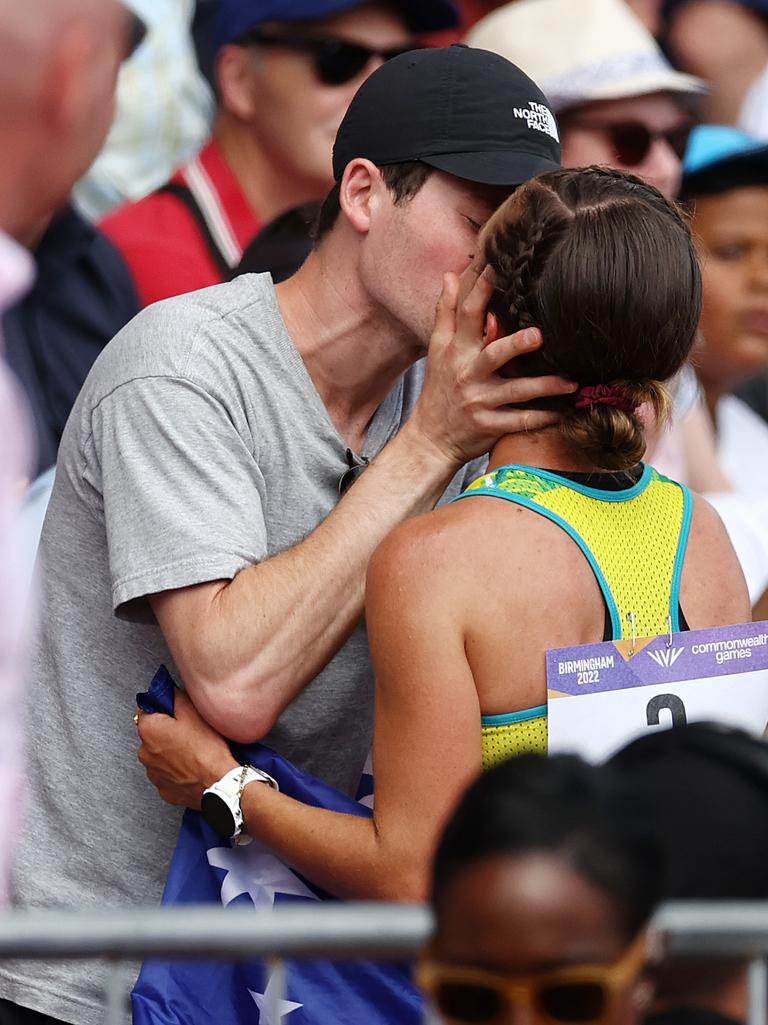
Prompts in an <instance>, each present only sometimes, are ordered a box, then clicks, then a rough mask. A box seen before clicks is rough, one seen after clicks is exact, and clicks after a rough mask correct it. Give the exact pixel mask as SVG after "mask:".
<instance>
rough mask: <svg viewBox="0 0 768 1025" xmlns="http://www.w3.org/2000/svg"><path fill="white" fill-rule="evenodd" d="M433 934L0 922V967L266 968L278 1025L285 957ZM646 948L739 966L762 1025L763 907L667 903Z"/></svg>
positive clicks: (766, 962) (403, 929) (191, 912)
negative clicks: (77, 961)
mask: <svg viewBox="0 0 768 1025" xmlns="http://www.w3.org/2000/svg"><path fill="white" fill-rule="evenodd" d="M431 928H432V919H431V915H430V913H429V911H428V910H427V909H426V908H423V907H415V906H410V905H399V904H380V903H375V904H356V903H346V904H328V905H319V906H313V907H312V908H307V907H303V906H299V905H297V906H295V907H290V906H285V905H283V906H282V907H280V908H275V909H263V910H262V909H260V910H252V909H249V908H222V907H207V906H206V907H178V908H148V909H138V908H135V909H130V910H110V912H109V914H108V915H105V914H104V912H103V911H98V912H93V911H91V912H86V911H53V910H51V911H9V912H7V913H5V914H0V960H3V959H6V958H11V957H13V958H19V957H20V958H30V959H45V960H55V959H70V958H93V959H98V960H101V961H107V962H112V963H113V964H115V965H116V964H117V962H119V961H122V960H137V959H142V958H145V957H175V958H176V957H184V958H207V959H212V958H224V959H227V960H230V959H231V960H250V959H255V958H263V959H266V960H268V961H269V962H270V966H271V969H272V973H273V974H272V979H273V981H272V985H271V986H270V993H269V1005H268V1006H267V1007H266V1011H267V1020H270V1021H275V1022H277V1021H281V1020H282V1016H281V1013H280V1008H281V1001H282V1000H283V999H284V994H285V965H284V963H283V960H284V959H285V958H290V959H301V958H318V957H322V958H328V959H343V958H350V957H352V958H361V957H362V958H367V959H371V960H381V961H386V960H397V959H399V958H404V957H413V956H414V955H415V954H416V952H417V951H418V949H419V948H420V947H421V945H422V944H423V943H424V941H425V940H426V938H427V936H428V935H429V932H430V931H431ZM650 935H651V941H652V944H653V948H654V950H655V951H656V952H658V953H659V954H662V955H674V956H681V957H682V956H685V957H702V958H706V957H732V958H743V959H744V960H745V961H748V962H749V964H750V969H749V1025H767V1023H768V1008H767V1006H766V1001H767V999H768V902H760V903H757V902H755V903H744V904H742V903H733V904H731V903H729V904H716V903H702V904H698V903H697V904H687V903H681V904H668V905H666V906H665V907H663V908H662V909H661V910H660V911H659V912H658V914H657V915H656V916H655V917H654V920H653V922H652V925H651V931H650ZM124 1004H125V992H124V990H123V981H122V977H121V976H119V975H118V974H117V973H116V971H114V970H113V971H112V972H111V973H110V975H109V982H108V986H107V992H106V993H105V1021H106V1022H107V1025H119V1023H120V1025H121V1023H122V1022H123V1020H124V1009H123V1008H124Z"/></svg>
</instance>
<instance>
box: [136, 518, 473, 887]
mask: <svg viewBox="0 0 768 1025" xmlns="http://www.w3.org/2000/svg"><path fill="white" fill-rule="evenodd" d="M435 515H436V516H440V519H441V520H442V519H443V517H444V511H443V512H442V513H441V514H429V515H427V516H425V517H422V518H420V519H419V520H414V521H412V522H410V523H407V524H405V525H404V526H402V527H400V528H398V529H397V530H396V531H395V532H394V533H393V534H392V535H390V536H389V538H387V540H385V541H384V543H383V544H382V545H381V546H380V548H379V549H378V550H377V552H376V554H375V555H374V557H373V560H372V562H371V565H370V568H369V572H368V585H367V596H366V608H367V614H368V630H369V637H370V643H371V652H372V656H373V661H374V667H375V670H376V681H377V685H376V724H375V739H374V779H375V786H376V801H375V812H374V817H373V819H366V818H357V817H355V816H352V815H345V814H342V813H338V812H332V811H327V810H324V809H320V808H313V807H310V806H308V805H304V804H302V803H301V802H299V801H296V800H294V799H292V798H290V797H288V796H287V795H285V794H281V793H279V792H277V791H274V790H272V789H270V788H269V787H266V786H261V785H259V784H252V785H250V786H248V787H247V788H246V790H245V791H244V793H243V798H242V810H243V814H244V819H245V831H246V832H247V833H248V834H250V835H251V836H255V837H257V838H258V839H259V840H261V841H262V842H264V843H265V844H267V845H268V846H269V847H270V848H272V850H273V851H275V853H276V854H278V855H279V856H280V857H281V858H282V859H283V860H284V861H286V862H287V863H288V864H289V865H290V866H291V867H292V868H294V869H296V870H297V871H298V872H300V873H301V874H302V875H304V876H306V877H307V878H308V879H311V880H312V881H313V882H314V883H316V884H317V885H319V886H322V887H323V888H324V889H326V890H328V891H329V892H331V893H333V894H336V895H337V896H340V897H358V898H360V897H367V898H374V899H382V900H413V901H421V900H424V899H426V897H427V880H428V877H429V865H430V860H431V855H432V851H433V848H434V845H435V843H436V840H437V837H438V836H439V834H440V831H441V828H442V825H443V822H444V820H445V818H446V817H447V815H448V814H449V812H450V811H451V809H452V808H453V805H454V804H455V802H456V800H457V799H458V797H459V795H460V794H461V793H462V791H463V790H464V788H465V787H466V785H467V783H468V782H469V781H470V780H471V779H472V778H473V777H474V776H475V775H476V774H477V772H478V771H479V769H480V764H481V741H480V709H479V705H478V700H477V694H476V691H475V686H474V681H473V678H472V674H471V672H470V669H469V665H468V664H467V660H466V656H465V654H464V634H463V627H462V623H461V608H460V595H459V594H458V590H459V589H458V587H457V585H456V584H455V583H453V582H452V580H451V576H452V574H451V572H450V567H451V566H452V565H453V558H452V554H451V547H452V545H451V538H450V531H441V532H440V533H439V534H437V535H436V534H435V532H434V531H433V529H432V525H431V520H432V517H433V516H435ZM446 567H447V568H448V569H446ZM139 732H140V735H141V739H142V748H141V750H140V753H139V758H140V760H141V761H142V763H143V764H144V765H145V767H146V768H147V774H148V776H149V778H150V780H151V781H152V782H153V783H154V784H155V785H156V786H157V787H158V789H159V791H160V793H161V796H162V797H163V798H164V799H165V800H167V801H170V802H171V803H173V804H182V805H188V806H190V807H199V804H200V797H201V794H202V791H203V789H204V788H205V787H206V786H209V785H210V784H211V783H212V782H214V780H216V779H219V778H220V777H221V776H222V775H224V773H225V772H227V771H228V770H229V769H230V768H232V767H233V766H234V765H236V764H237V763H236V762H235V760H234V759H233V757H232V755H231V754H230V752H229V749H228V747H227V745H226V742H225V741H224V740H223V739H222V738H220V737H219V736H218V734H216V733H215V732H214V731H213V730H211V729H210V727H208V726H207V724H206V723H205V722H204V721H203V720H202V719H201V718H200V716H199V715H198V714H197V712H196V711H195V710H194V708H193V706H192V704H191V702H189V700H188V699H187V698H186V697H185V696H183V695H179V700H178V707H177V710H176V718H175V719H171V718H169V717H168V716H162V715H159V714H155V715H147V716H142V717H141V719H140V724H139ZM340 743H343V739H342V738H340Z"/></svg>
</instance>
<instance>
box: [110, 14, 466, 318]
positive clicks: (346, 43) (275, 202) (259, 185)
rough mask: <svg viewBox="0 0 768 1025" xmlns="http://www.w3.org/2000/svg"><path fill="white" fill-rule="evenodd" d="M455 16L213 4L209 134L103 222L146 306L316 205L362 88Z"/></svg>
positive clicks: (221, 273)
mask: <svg viewBox="0 0 768 1025" xmlns="http://www.w3.org/2000/svg"><path fill="white" fill-rule="evenodd" d="M455 21H456V11H455V9H454V7H453V3H452V0H414V2H409V3H408V4H399V3H395V2H394V0H376V2H366V0H220V5H219V12H218V20H217V22H216V30H215V41H214V47H215V50H216V60H215V80H216V92H217V108H216V115H215V121H214V127H213V134H212V137H211V139H210V141H209V142H208V143H207V145H206V146H205V147H204V148H203V149H202V151H201V152H200V153H199V154H198V155H197V156H196V157H195V158H194V159H193V160H192V161H191V162H190V163H189V164H187V165H186V166H185V167H183V168H181V169H180V170H179V171H178V172H177V173H176V174H175V175H174V176H173V178H172V179H171V181H170V182H169V183H168V184H167V185H166V186H164V187H162V188H160V189H159V190H158V191H156V192H153V193H152V194H150V195H149V196H147V197H146V198H144V199H143V200H139V201H138V202H136V203H132V204H127V205H126V206H123V207H122V208H121V209H119V210H117V211H115V212H114V213H111V214H110V215H108V216H107V217H106V218H105V219H104V220H103V221H102V228H103V230H104V231H105V232H106V233H107V235H109V237H110V238H111V239H112V240H113V242H114V243H115V244H116V245H117V247H118V248H119V249H120V250H121V252H122V254H123V256H124V257H125V259H126V261H127V263H128V265H129V266H130V268H131V271H132V273H133V278H134V281H135V283H136V286H137V291H138V293H139V296H140V299H141V301H142V305H149V304H150V303H152V302H156V301H157V300H159V299H165V298H168V297H169V296H173V295H179V294H181V293H183V292H189V291H192V290H193V289H197V288H205V287H206V286H208V285H213V284H218V283H219V282H221V281H225V280H228V279H229V278H230V277H231V276H232V272H233V270H234V269H235V268H236V267H237V266H238V264H239V263H240V259H241V257H242V255H243V251H244V250H245V249H246V247H247V246H248V244H249V243H250V242H251V241H252V240H253V239H254V238H255V237H256V236H257V235H258V233H259V232H260V230H261V229H262V228H263V227H265V226H268V225H269V224H270V222H272V221H274V220H275V219H276V218H277V217H279V216H281V215H282V214H284V213H286V211H288V210H291V209H293V208H295V207H298V206H301V205H303V204H305V203H309V202H313V201H319V200H321V199H322V198H323V196H324V195H325V193H326V192H327V191H328V189H329V188H330V186H331V184H332V181H333V175H332V172H331V149H332V146H333V140H334V137H335V135H336V131H337V129H338V127H339V124H340V123H341V119H342V117H343V116H344V112H345V111H346V109H347V106H348V105H349V102H350V100H351V99H352V97H353V96H354V94H355V92H356V91H357V89H358V87H359V86H360V84H361V83H362V82H363V81H364V79H365V78H366V77H367V76H368V75H369V74H370V73H371V72H372V71H373V70H374V69H375V68H377V67H378V66H379V65H381V64H382V63H383V62H384V61H386V60H388V59H390V58H391V57H392V56H394V55H395V54H398V53H402V52H403V51H404V50H406V49H409V48H412V47H413V46H414V45H416V44H415V42H414V39H415V36H416V35H417V34H418V33H422V32H427V31H431V30H433V29H436V28H444V27H446V26H450V25H452V24H454V23H455Z"/></svg>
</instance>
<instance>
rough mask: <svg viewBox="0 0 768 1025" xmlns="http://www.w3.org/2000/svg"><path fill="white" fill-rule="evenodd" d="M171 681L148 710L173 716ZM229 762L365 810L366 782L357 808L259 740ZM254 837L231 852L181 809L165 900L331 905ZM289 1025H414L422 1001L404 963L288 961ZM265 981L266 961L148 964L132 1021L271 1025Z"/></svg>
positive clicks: (162, 682)
mask: <svg viewBox="0 0 768 1025" xmlns="http://www.w3.org/2000/svg"><path fill="white" fill-rule="evenodd" d="M174 690H175V685H174V682H173V680H172V678H171V676H170V674H169V673H168V671H167V669H166V668H165V667H164V666H162V667H161V668H160V670H159V671H158V672H157V674H156V675H155V678H154V679H153V681H152V683H151V685H150V688H149V691H147V692H146V693H144V694H139V695H137V704H138V706H139V708H141V709H142V711H144V712H164V713H165V714H166V715H173V707H174ZM232 751H233V753H234V755H235V757H236V758H237V759H238V760H240V761H242V762H248V763H249V764H251V765H255V766H257V767H258V768H260V769H263V770H264V771H265V772H268V773H269V774H270V776H273V777H274V778H275V779H276V780H277V782H278V784H279V786H280V789H281V791H282V792H283V793H285V794H288V795H289V796H291V797H294V798H296V799H297V800H299V801H303V802H304V803H305V804H310V805H314V806H315V807H320V808H329V809H331V810H333V811H340V812H346V813H347V814H352V815H362V816H369V815H370V814H371V811H370V805H371V800H372V799H371V795H372V779H371V778H370V776H367V777H366V776H364V777H363V781H362V783H361V792H360V794H359V795H358V802H356V801H353V800H352V799H351V798H350V797H347V795H346V794H343V793H341V792H340V791H338V790H335V789H334V788H333V787H330V786H328V785H326V784H325V783H322V782H321V781H320V780H318V779H315V778H314V777H313V776H310V775H309V774H308V773H306V772H303V771H301V770H300V769H297V768H296V766H294V765H292V764H291V763H290V762H287V761H286V760H285V759H284V758H281V757H280V755H278V754H276V752H274V751H271V750H270V749H269V748H267V747H264V746H263V745H261V744H253V745H249V746H248V747H243V746H239V745H232ZM334 899H335V898H333V897H331V896H329V895H328V894H326V893H324V892H323V891H322V890H319V889H318V888H317V887H315V886H313V885H312V884H311V883H309V882H308V881H307V880H306V879H303V878H302V877H301V876H299V875H298V874H297V873H295V872H294V871H293V870H292V869H290V868H289V867H288V866H287V865H286V864H285V863H284V862H282V861H280V859H279V858H277V857H276V856H275V854H273V853H272V852H271V851H270V850H269V849H268V848H266V847H264V846H263V845H262V844H260V843H258V842H257V841H254V842H253V843H250V844H247V845H246V846H243V847H230V846H229V845H228V844H227V843H226V841H224V840H222V838H221V837H220V836H219V835H218V834H217V833H214V831H213V830H212V829H211V828H210V827H209V826H208V825H207V824H206V823H205V822H204V820H203V818H202V816H201V815H200V814H199V812H196V811H190V810H188V811H186V812H185V813H184V818H183V820H182V825H181V832H180V834H179V839H178V841H177V844H176V849H175V851H174V854H173V858H172V860H171V865H170V868H169V870H168V880H167V883H166V887H165V891H164V893H163V900H162V903H163V904H207V903H214V904H219V903H221V904H224V905H230V904H232V905H241V904H252V905H253V906H254V907H257V908H258V907H273V906H275V905H280V904H285V903H289V902H297V901H299V902H307V901H319V900H334ZM287 980H288V982H287V992H286V993H285V1000H284V1002H283V1004H282V1005H281V1014H282V1015H283V1021H284V1023H285V1025H418V1023H419V1022H421V1021H422V1020H423V1002H422V999H421V997H420V996H419V994H418V993H417V991H416V989H415V987H414V985H413V983H412V982H411V978H410V968H409V966H408V965H407V964H402V963H396V964H393V963H386V964H375V963H372V962H368V961H354V962H352V961H348V962H329V961H303V960H302V961H291V962H287ZM270 985H271V982H270V976H269V971H268V968H267V966H266V965H265V964H264V962H225V961H216V962H204V963H201V962H191V961H190V962H187V961H171V962H167V961H147V962H145V964H144V965H143V967H142V970H141V974H140V975H139V978H138V981H137V982H136V985H135V987H134V990H133V993H132V994H131V1002H132V1006H133V1022H134V1025H203V1023H205V1025H209V1023H211V1022H216V1025H277V1022H275V1021H272V1020H271V1019H270V1015H269V1006H270Z"/></svg>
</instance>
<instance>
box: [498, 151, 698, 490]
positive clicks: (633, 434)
mask: <svg viewBox="0 0 768 1025" xmlns="http://www.w3.org/2000/svg"><path fill="white" fill-rule="evenodd" d="M480 244H481V251H482V255H483V257H484V259H485V261H486V262H487V263H488V264H489V265H490V267H491V268H492V270H493V272H494V275H495V283H496V292H495V293H494V296H493V298H492V299H491V302H490V305H489V309H490V310H491V312H493V313H494V314H495V315H496V316H497V318H498V320H499V324H500V327H501V328H502V330H503V332H504V333H505V334H508V333H512V332H514V331H517V330H519V329H520V328H524V327H530V326H536V327H538V328H540V329H541V331H542V333H543V335H544V344H543V346H542V348H541V349H540V350H539V351H537V352H534V353H530V354H528V355H526V356H523V357H520V358H518V359H517V360H515V373H516V374H518V373H521V374H524V375H526V376H533V375H536V374H542V373H547V374H548V373H558V374H562V375H563V376H565V377H568V378H570V379H571V380H574V381H577V382H578V383H579V384H580V385H581V386H582V389H585V388H586V391H583V392H581V393H578V394H577V395H576V396H575V397H574V396H570V397H568V398H566V399H559V400H554V403H553V404H554V405H555V407H556V408H562V409H563V419H562V422H561V426H560V429H561V431H562V433H563V436H564V437H565V439H566V440H567V442H568V443H569V445H570V446H571V447H572V448H573V449H575V450H577V451H578V452H580V453H582V454H583V455H585V456H586V457H587V458H588V459H589V460H590V461H591V462H593V463H594V464H595V465H596V466H599V467H602V468H605V469H610V470H623V469H627V468H629V467H631V466H633V465H634V464H636V463H637V462H638V461H639V460H640V459H641V458H642V456H643V453H644V450H645V440H644V435H643V424H642V422H641V420H640V419H639V417H638V415H637V412H636V410H637V407H639V406H640V405H641V404H642V403H649V404H650V406H651V407H652V408H653V410H654V412H655V413H656V416H657V418H658V419H663V418H664V417H665V415H666V413H667V411H668V406H669V396H668V393H667V391H666V389H665V388H664V386H663V384H662V382H663V381H666V380H668V379H669V378H670V377H672V376H673V375H674V374H675V373H676V371H678V370H679V369H680V367H681V366H682V365H683V363H684V362H685V360H686V358H687V357H688V354H689V353H690V351H691V348H692V346H693V343H694V339H695V336H696V330H697V326H698V322H699V314H700V310H701V273H700V268H699V264H698V260H697V256H696V250H695V247H694V243H693V240H692V238H691V232H690V228H689V225H688V221H687V219H686V216H685V214H684V213H683V212H682V210H681V208H680V207H678V206H677V205H676V204H675V203H672V202H670V201H669V200H666V199H665V198H664V197H663V196H662V195H661V193H660V192H659V191H658V190H657V189H655V188H654V187H653V186H652V185H649V184H648V183H647V182H644V181H642V180H641V179H639V178H636V177H634V176H633V175H629V174H624V173H622V172H620V171H613V170H610V169H607V168H600V167H586V168H579V169H573V170H563V171H554V172H551V173H548V174H543V175H540V176H539V177H538V178H534V179H533V180H532V181H529V182H528V183H526V184H525V185H523V186H522V187H521V188H520V189H518V190H517V191H516V192H515V193H514V195H512V196H510V198H509V199H508V200H506V202H505V203H503V204H502V206H501V207H500V208H499V209H498V210H497V211H496V213H495V214H494V215H493V217H491V219H490V220H489V221H488V223H487V224H486V226H485V228H484V229H483V233H482V236H481V240H480ZM594 386H600V387H599V388H597V389H596V388H595V387H594ZM541 404H542V403H537V405H541Z"/></svg>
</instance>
